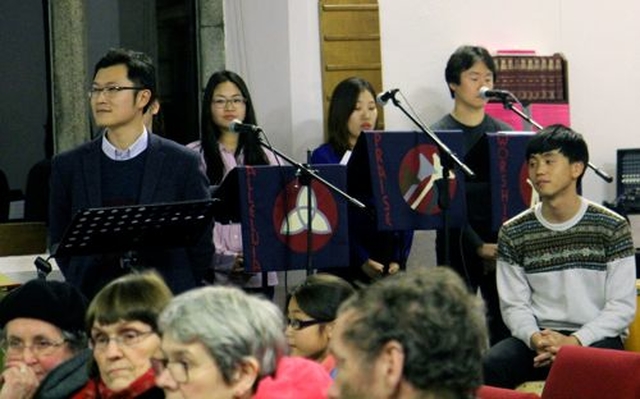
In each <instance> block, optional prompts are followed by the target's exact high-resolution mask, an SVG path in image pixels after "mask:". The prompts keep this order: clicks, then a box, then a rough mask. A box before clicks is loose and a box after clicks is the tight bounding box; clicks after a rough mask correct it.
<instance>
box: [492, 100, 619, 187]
mask: <svg viewBox="0 0 640 399" xmlns="http://www.w3.org/2000/svg"><path fill="white" fill-rule="evenodd" d="M509 95H510V96H511V98H508V97H503V98H501V99H500V101H502V105H503V106H504V108H505V109H509V110H511V111H513V112H515V113H516V114H517V115H518V116H519V117H520V118H522V119H524V120H525V121H527V122H529V123H530V124H531V125H533V126H535V127H536V128H537V129H538V130H541V129H542V128H543V127H542V125H540V124H539V123H538V122H536V121H534V120H533V119H532V118H531V117H530V116H529V115H527V114H525V113H524V112H522V110H520V109H518V108H516V107H514V106H513V104H514V103H515V102H517V103H518V104H521V103H520V101H519V100H518V99H517V98H516V97H515V96H514V95H513V94H511V93H509ZM587 166H588V167H589V168H591V169H592V170H593V171H594V172H595V173H596V174H597V175H598V176H600V177H601V178H602V179H603V180H604V181H606V182H607V183H611V182H612V181H613V177H611V175H609V174H608V173H607V172H605V171H604V170H602V169H600V168H598V167H597V166H595V165H594V164H592V163H591V161H589V162H587Z"/></svg>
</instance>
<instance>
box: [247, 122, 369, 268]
mask: <svg viewBox="0 0 640 399" xmlns="http://www.w3.org/2000/svg"><path fill="white" fill-rule="evenodd" d="M257 131H258V133H262V134H263V135H264V136H265V137H266V134H265V132H264V130H262V128H261V127H257ZM259 142H260V145H261V146H262V147H264V148H266V149H268V150H270V151H271V152H273V153H274V154H276V155H277V156H278V157H280V158H282V159H284V160H285V161H287V162H288V163H290V164H291V165H293V166H295V167H296V176H301V177H302V178H301V180H302V184H303V185H306V186H308V189H307V195H308V197H307V198H308V200H307V201H308V202H307V267H306V271H307V276H309V275H311V273H312V271H313V259H312V258H313V257H312V256H311V253H312V251H311V249H312V245H311V244H312V243H311V241H312V237H313V232H312V231H311V229H312V226H311V214H312V212H311V202H310V200H309V198H310V197H311V191H310V187H311V181H312V180H313V179H315V180H317V181H318V182H320V183H321V184H323V185H324V186H325V187H327V188H328V189H329V190H331V191H333V192H335V193H337V194H338V195H339V196H341V197H342V198H344V199H346V200H347V201H349V202H350V203H351V204H353V205H355V206H357V207H358V208H361V209H366V205H365V204H363V203H362V202H360V201H358V200H357V199H356V198H354V197H352V196H351V195H349V194H347V193H346V192H344V191H342V190H341V189H339V188H338V187H336V186H335V185H334V184H332V183H331V182H329V181H327V180H326V179H324V178H323V177H320V175H318V173H317V172H316V171H315V170H313V169H310V168H309V167H308V166H306V165H303V164H301V163H300V162H298V161H296V160H295V159H293V158H291V157H290V156H288V155H286V154H284V153H283V152H282V151H280V150H278V149H277V148H275V147H273V146H272V145H271V144H270V143H269V142H268V141H267V142H265V141H264V140H262V139H260V140H259Z"/></svg>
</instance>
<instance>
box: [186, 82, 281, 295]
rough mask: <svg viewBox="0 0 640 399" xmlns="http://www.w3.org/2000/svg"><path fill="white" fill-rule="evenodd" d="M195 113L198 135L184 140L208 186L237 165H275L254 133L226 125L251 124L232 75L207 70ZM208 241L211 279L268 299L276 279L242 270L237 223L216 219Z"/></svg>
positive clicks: (246, 99) (246, 98) (242, 89)
mask: <svg viewBox="0 0 640 399" xmlns="http://www.w3.org/2000/svg"><path fill="white" fill-rule="evenodd" d="M201 118H202V120H201V126H202V127H201V132H200V140H198V141H195V142H193V143H190V144H188V147H190V148H193V149H195V150H196V151H198V152H199V153H200V154H201V156H202V161H203V168H204V169H205V171H206V173H207V176H208V177H209V181H210V182H211V184H212V185H219V184H220V183H221V182H222V180H223V179H224V178H225V177H226V175H227V174H228V173H229V171H230V170H231V169H233V168H235V167H236V166H238V165H275V164H277V161H276V158H275V156H274V154H273V153H272V152H271V151H268V150H264V149H263V148H262V146H261V145H260V142H259V139H258V136H257V135H252V134H238V133H235V132H232V131H230V130H229V124H230V123H231V122H232V121H234V120H239V121H241V122H243V123H249V124H252V125H255V124H257V122H256V115H255V111H254V109H253V103H252V101H251V95H250V94H249V89H248V88H247V85H246V84H245V82H244V81H243V80H242V78H241V77H240V76H238V74H236V73H234V72H231V71H219V72H215V73H214V74H213V75H211V77H210V78H209V81H208V82H207V86H206V88H205V91H204V95H203V100H202V113H201ZM213 242H214V244H215V248H216V253H215V256H214V258H213V269H214V271H215V275H216V282H217V283H220V284H228V283H231V284H234V285H237V286H240V287H242V288H243V289H245V290H246V291H258V292H262V293H264V294H265V295H266V296H267V297H269V298H273V293H274V286H275V285H276V284H277V283H278V280H277V275H276V273H275V272H269V273H267V276H268V281H267V287H265V288H263V285H262V275H261V274H259V273H255V274H254V273H246V272H244V265H243V256H242V228H241V225H240V224H239V223H231V221H229V220H220V219H218V220H216V221H215V224H214V228H213Z"/></svg>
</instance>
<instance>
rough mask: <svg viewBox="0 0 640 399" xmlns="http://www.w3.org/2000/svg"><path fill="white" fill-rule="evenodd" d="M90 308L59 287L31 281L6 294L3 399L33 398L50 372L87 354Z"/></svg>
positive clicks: (0, 312)
mask: <svg viewBox="0 0 640 399" xmlns="http://www.w3.org/2000/svg"><path fill="white" fill-rule="evenodd" d="M86 308H87V300H86V298H85V297H84V296H83V295H82V294H81V293H80V292H79V291H78V290H77V289H76V288H75V287H73V286H71V285H70V284H67V283H64V282H60V281H46V280H31V281H28V282H27V283H25V284H24V285H22V286H20V287H18V288H16V289H15V290H13V291H11V292H9V293H8V294H7V296H6V297H5V298H4V299H3V300H2V301H1V302H0V328H2V334H1V335H2V350H3V352H4V369H3V371H2V375H1V376H0V381H1V382H0V384H1V385H2V387H1V388H0V398H5V397H11V398H31V397H33V395H34V392H35V391H36V389H37V388H38V386H39V385H40V383H41V381H42V380H43V379H44V378H45V377H46V376H47V375H48V374H49V372H50V371H52V370H53V369H54V368H56V367H58V366H59V365H61V364H64V363H65V362H68V361H69V362H72V361H74V360H75V357H74V356H75V355H76V354H78V356H80V357H82V353H83V352H82V350H83V349H85V350H86V351H87V352H88V349H87V338H86V334H85V332H84V315H85V311H86ZM83 363H84V362H83V361H80V362H79V364H83Z"/></svg>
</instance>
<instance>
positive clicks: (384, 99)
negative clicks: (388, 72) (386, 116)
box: [376, 89, 400, 107]
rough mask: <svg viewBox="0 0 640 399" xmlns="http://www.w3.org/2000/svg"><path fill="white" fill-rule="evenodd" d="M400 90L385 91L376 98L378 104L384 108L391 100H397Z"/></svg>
mask: <svg viewBox="0 0 640 399" xmlns="http://www.w3.org/2000/svg"><path fill="white" fill-rule="evenodd" d="M399 91H400V89H391V90H387V91H383V92H382V93H380V94H378V95H377V96H376V102H377V103H378V104H380V105H382V106H383V107H384V106H385V105H387V103H388V102H389V100H391V99H395V98H396V93H397V92H399Z"/></svg>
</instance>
